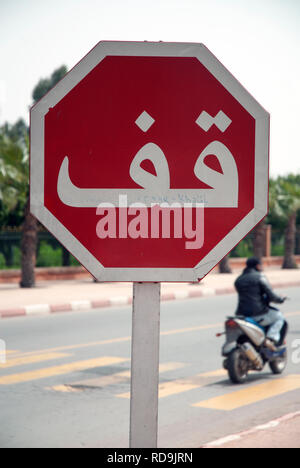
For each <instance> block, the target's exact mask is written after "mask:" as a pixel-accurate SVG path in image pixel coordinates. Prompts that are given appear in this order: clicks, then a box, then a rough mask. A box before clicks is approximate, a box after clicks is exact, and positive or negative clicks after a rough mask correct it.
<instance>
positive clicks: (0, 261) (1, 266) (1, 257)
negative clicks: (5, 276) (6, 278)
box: [0, 252, 6, 270]
mask: <svg viewBox="0 0 300 468" xmlns="http://www.w3.org/2000/svg"><path fill="white" fill-rule="evenodd" d="M4 268H6V263H5V258H4V255H3V254H2V253H1V252H0V270H3V269H4Z"/></svg>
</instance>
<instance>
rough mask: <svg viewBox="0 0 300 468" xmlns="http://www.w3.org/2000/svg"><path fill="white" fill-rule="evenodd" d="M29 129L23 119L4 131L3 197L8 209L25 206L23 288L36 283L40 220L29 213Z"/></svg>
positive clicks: (0, 137)
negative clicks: (38, 221) (38, 225)
mask: <svg viewBox="0 0 300 468" xmlns="http://www.w3.org/2000/svg"><path fill="white" fill-rule="evenodd" d="M28 146H29V141H28V128H27V126H26V124H25V123H24V121H22V120H19V121H18V122H17V123H16V124H15V125H14V126H9V125H8V124H6V125H5V126H4V127H2V129H1V133H0V200H1V202H2V204H3V206H5V209H6V211H7V212H8V213H9V212H12V211H14V210H15V209H16V207H17V205H18V204H19V205H21V206H22V208H23V209H24V222H23V226H22V242H21V252H22V256H21V267H22V268H21V271H22V275H21V276H22V277H21V283H20V286H21V287H32V286H34V284H35V276H34V266H35V263H36V246H37V221H36V219H35V218H34V217H33V216H31V215H30V213H29V203H28V196H29V151H28Z"/></svg>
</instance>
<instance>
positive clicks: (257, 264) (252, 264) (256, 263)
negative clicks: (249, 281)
mask: <svg viewBox="0 0 300 468" xmlns="http://www.w3.org/2000/svg"><path fill="white" fill-rule="evenodd" d="M246 265H247V268H254V269H255V270H257V271H261V270H262V264H261V260H260V259H259V258H256V257H251V258H248V260H247V263H246Z"/></svg>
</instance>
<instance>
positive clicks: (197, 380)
mask: <svg viewBox="0 0 300 468" xmlns="http://www.w3.org/2000/svg"><path fill="white" fill-rule="evenodd" d="M224 374H226V371H224V369H218V370H216V371H213V372H205V373H203V374H197V375H195V376H193V377H190V378H187V379H177V380H173V381H171V382H162V383H161V384H159V388H158V393H159V398H165V397H167V396H171V395H177V394H179V393H184V392H188V391H190V390H194V389H195V388H201V387H204V386H205V385H206V384H207V380H203V378H204V379H205V378H207V377H208V378H209V377H219V376H223V375H224ZM116 396H117V398H127V399H128V398H130V392H126V393H120V394H118V395H116Z"/></svg>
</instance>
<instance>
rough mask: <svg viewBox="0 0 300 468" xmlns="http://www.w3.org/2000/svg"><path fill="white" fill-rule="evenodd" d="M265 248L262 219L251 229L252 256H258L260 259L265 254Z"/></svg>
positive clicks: (264, 225) (263, 222)
mask: <svg viewBox="0 0 300 468" xmlns="http://www.w3.org/2000/svg"><path fill="white" fill-rule="evenodd" d="M265 248H266V223H265V220H264V219H263V220H262V221H261V222H260V223H259V224H258V225H257V226H256V227H255V228H254V229H253V254H254V257H257V258H259V259H260V260H261V259H262V258H263V256H264V255H265Z"/></svg>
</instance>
